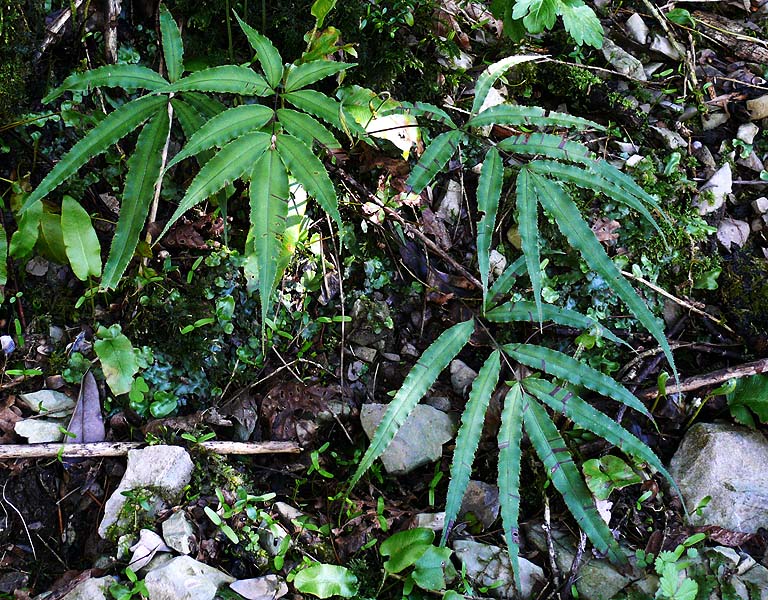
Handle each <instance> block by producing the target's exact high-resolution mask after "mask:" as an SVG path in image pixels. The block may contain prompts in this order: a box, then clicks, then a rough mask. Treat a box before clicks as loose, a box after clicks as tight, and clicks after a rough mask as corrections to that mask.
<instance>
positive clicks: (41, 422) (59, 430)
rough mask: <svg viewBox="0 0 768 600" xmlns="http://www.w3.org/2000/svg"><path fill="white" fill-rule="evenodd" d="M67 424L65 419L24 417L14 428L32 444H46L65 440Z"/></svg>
mask: <svg viewBox="0 0 768 600" xmlns="http://www.w3.org/2000/svg"><path fill="white" fill-rule="evenodd" d="M66 426H67V423H66V420H64V419H22V420H21V421H16V423H15V425H14V426H13V430H14V431H15V432H16V433H17V434H18V435H20V436H21V437H24V438H27V441H28V442H29V443H30V444H46V443H51V442H60V441H61V440H63V439H64V428H66Z"/></svg>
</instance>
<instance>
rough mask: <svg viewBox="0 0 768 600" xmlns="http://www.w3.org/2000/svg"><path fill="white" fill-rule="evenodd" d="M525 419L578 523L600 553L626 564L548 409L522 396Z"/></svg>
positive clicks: (541, 454) (536, 446) (537, 446)
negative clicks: (548, 413)
mask: <svg viewBox="0 0 768 600" xmlns="http://www.w3.org/2000/svg"><path fill="white" fill-rule="evenodd" d="M523 422H524V423H525V430H526V432H527V433H528V437H529V439H530V440H531V445H532V446H533V448H534V450H536V454H538V455H539V458H540V459H541V461H542V462H543V463H544V466H545V467H546V469H547V473H548V475H549V477H550V479H551V480H552V483H553V484H554V486H555V488H557V490H558V491H559V492H560V493H561V494H562V495H563V500H564V501H565V504H566V506H567V507H568V510H569V511H570V512H571V514H572V515H573V516H574V518H575V519H576V523H577V524H578V525H579V527H581V529H582V531H584V533H585V534H587V537H588V538H589V539H590V541H591V542H592V543H593V544H594V546H595V548H596V549H597V551H598V552H601V553H604V554H607V555H608V558H609V560H610V561H611V562H612V563H614V564H618V565H624V564H626V563H627V558H626V556H624V553H623V552H622V551H621V548H619V544H618V543H617V542H616V540H615V539H614V538H613V534H611V530H610V529H608V526H607V525H606V524H605V521H603V519H602V518H601V517H600V514H599V513H598V512H597V508H595V502H594V500H593V499H592V494H590V493H589V490H588V489H587V486H586V485H585V484H584V481H583V480H582V478H581V475H580V473H579V471H578V469H577V468H576V465H575V464H574V463H573V457H572V456H571V453H570V452H569V451H568V446H567V445H566V443H565V440H563V438H562V437H561V436H560V433H559V432H558V430H557V427H555V425H554V423H552V421H551V420H550V418H549V416H548V415H547V413H546V411H545V410H544V409H543V408H542V407H541V406H540V405H539V403H538V402H536V401H535V400H534V399H533V398H531V397H530V396H526V397H524V398H523Z"/></svg>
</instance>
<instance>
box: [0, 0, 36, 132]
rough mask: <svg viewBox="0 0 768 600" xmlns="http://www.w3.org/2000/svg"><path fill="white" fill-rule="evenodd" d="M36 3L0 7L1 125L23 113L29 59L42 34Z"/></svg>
mask: <svg viewBox="0 0 768 600" xmlns="http://www.w3.org/2000/svg"><path fill="white" fill-rule="evenodd" d="M39 4H40V3H38V2H30V1H24V0H6V1H5V2H2V3H0V122H4V121H11V120H13V119H14V118H15V117H16V116H18V115H19V114H20V113H22V112H24V110H25V107H26V105H27V103H28V101H29V95H30V94H29V89H28V88H29V87H30V82H31V81H32V79H33V78H32V74H33V70H32V55H33V53H34V50H35V40H36V38H37V36H38V34H39V32H40V31H41V30H42V12H41V7H40V6H39Z"/></svg>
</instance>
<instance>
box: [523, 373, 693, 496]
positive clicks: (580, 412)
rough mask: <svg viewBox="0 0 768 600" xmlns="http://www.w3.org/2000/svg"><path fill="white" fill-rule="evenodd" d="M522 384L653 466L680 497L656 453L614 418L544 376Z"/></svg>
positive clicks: (579, 424)
mask: <svg viewBox="0 0 768 600" xmlns="http://www.w3.org/2000/svg"><path fill="white" fill-rule="evenodd" d="M525 387H526V388H527V389H528V390H529V391H530V392H531V393H532V394H534V395H535V396H536V397H537V398H538V399H539V400H541V401H542V402H544V403H545V404H546V405H548V406H549V407H550V408H551V409H552V410H555V411H558V412H561V413H562V414H564V415H565V416H567V417H568V418H569V419H571V420H572V421H573V422H574V423H576V424H577V425H578V426H579V427H581V428H583V429H586V430H588V431H591V432H592V433H594V434H596V435H599V436H600V437H601V438H603V439H604V440H606V441H607V442H608V443H610V444H613V445H614V446H616V447H617V448H619V449H621V451H622V452H624V453H625V454H627V455H628V456H632V457H633V458H635V459H636V460H638V461H642V462H645V463H647V464H648V465H650V466H651V467H652V468H654V469H656V470H657V471H658V472H659V473H661V474H662V475H663V476H664V477H665V478H666V479H667V481H669V483H670V485H671V486H672V487H673V488H674V489H675V491H676V492H677V494H678V496H680V498H681V500H682V494H681V492H680V489H679V488H678V487H677V484H676V483H675V480H674V479H672V476H671V475H670V474H669V472H668V471H667V470H666V469H665V468H664V464H663V463H662V462H661V460H660V459H659V457H658V456H656V454H655V453H654V452H653V450H651V449H650V448H649V447H648V446H647V445H646V444H644V443H643V442H641V441H640V440H639V439H638V438H636V437H635V436H634V435H632V434H631V433H630V432H629V431H627V430H626V429H625V428H624V427H622V426H621V425H619V424H618V423H617V422H616V421H614V420H613V419H611V418H610V417H608V416H607V415H606V414H604V413H602V412H600V411H599V410H597V409H595V408H594V407H592V406H591V405H590V404H588V403H587V402H585V401H584V400H582V399H581V398H580V397H579V396H577V395H576V394H574V393H573V392H571V391H570V390H567V389H565V388H563V387H560V386H555V385H553V384H552V383H550V382H549V381H546V380H544V379H536V378H534V377H528V378H527V379H526V380H525Z"/></svg>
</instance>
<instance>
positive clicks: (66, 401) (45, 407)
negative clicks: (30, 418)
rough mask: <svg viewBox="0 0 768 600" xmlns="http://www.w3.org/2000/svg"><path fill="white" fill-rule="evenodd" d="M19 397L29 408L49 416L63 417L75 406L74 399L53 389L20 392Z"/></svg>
mask: <svg viewBox="0 0 768 600" xmlns="http://www.w3.org/2000/svg"><path fill="white" fill-rule="evenodd" d="M19 398H20V399H21V401H22V402H23V403H24V404H26V405H27V406H28V407H29V408H30V410H33V411H34V412H36V413H40V414H41V415H46V416H49V417H63V416H66V415H68V414H70V413H71V412H72V409H73V408H75V401H74V400H72V398H70V397H69V396H67V395H66V394H63V393H61V392H55V391H54V390H40V391H39V392H32V393H31V394H20V395H19Z"/></svg>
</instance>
